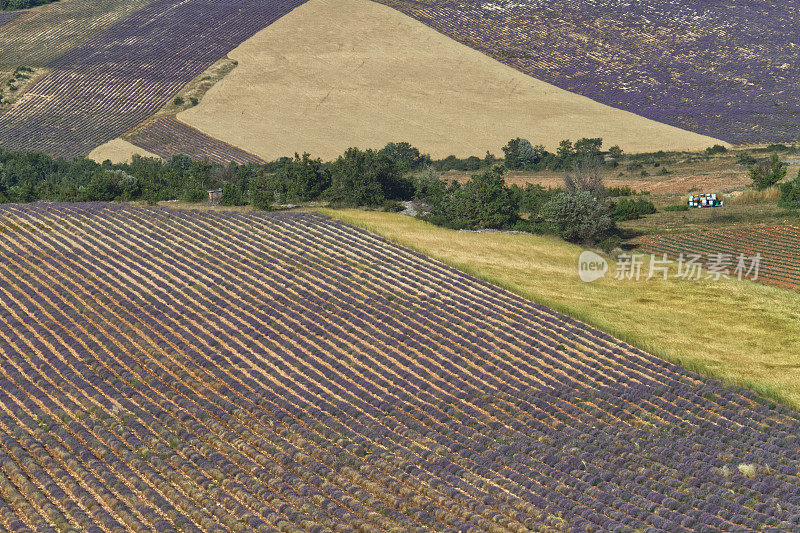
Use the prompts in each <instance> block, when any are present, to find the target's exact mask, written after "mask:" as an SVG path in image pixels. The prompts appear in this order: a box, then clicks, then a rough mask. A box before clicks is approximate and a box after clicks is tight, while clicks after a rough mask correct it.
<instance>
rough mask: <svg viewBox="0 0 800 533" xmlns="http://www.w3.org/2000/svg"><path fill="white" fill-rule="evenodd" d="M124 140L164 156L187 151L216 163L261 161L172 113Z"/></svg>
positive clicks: (142, 126)
mask: <svg viewBox="0 0 800 533" xmlns="http://www.w3.org/2000/svg"><path fill="white" fill-rule="evenodd" d="M124 139H125V140H127V141H128V142H130V143H131V144H134V145H136V146H138V147H140V148H143V149H145V150H147V151H148V152H151V153H153V154H156V155H158V156H160V157H163V158H164V159H168V158H169V157H170V156H171V155H173V154H186V155H188V156H190V157H192V158H193V159H208V160H209V161H214V162H216V163H228V162H231V161H234V162H236V163H239V164H245V163H264V160H263V159H261V158H260V157H258V156H256V155H253V154H251V153H250V152H246V151H245V150H242V149H240V148H237V147H235V146H232V145H230V144H228V143H226V142H223V141H220V140H218V139H215V138H213V137H210V136H208V135H206V134H205V133H203V132H201V131H200V130H198V129H195V128H193V127H191V126H188V125H186V124H184V123H183V122H181V121H180V120H178V119H176V118H175V117H174V116H167V117H159V118H156V119H153V120H151V121H148V122H146V123H145V124H142V125H141V127H138V128H136V130H135V131H134V132H133V133H130V134H128V135H125V137H124Z"/></svg>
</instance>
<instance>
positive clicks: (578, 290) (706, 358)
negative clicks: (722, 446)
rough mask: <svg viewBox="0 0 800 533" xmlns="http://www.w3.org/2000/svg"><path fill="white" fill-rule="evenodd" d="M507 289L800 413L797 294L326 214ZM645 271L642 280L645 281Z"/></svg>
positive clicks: (370, 215)
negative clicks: (582, 273)
mask: <svg viewBox="0 0 800 533" xmlns="http://www.w3.org/2000/svg"><path fill="white" fill-rule="evenodd" d="M322 211H323V212H324V213H325V214H328V215H330V216H333V217H336V218H339V219H341V220H343V221H345V222H348V223H351V224H355V225H358V226H361V227H363V228H365V229H367V230H369V231H372V232H374V233H376V234H379V235H382V236H384V237H386V238H388V239H390V240H392V241H395V242H398V243H400V244H403V245H405V246H408V247H410V248H413V249H415V250H418V251H420V252H422V253H425V254H427V255H429V256H431V257H433V258H435V259H438V260H441V261H443V262H445V263H448V264H450V265H452V266H455V267H457V268H459V269H461V270H463V271H466V272H468V273H470V274H473V275H475V276H478V277H480V278H483V279H485V280H487V281H490V282H493V283H495V284H498V285H501V286H503V287H505V288H507V289H509V290H511V291H513V292H515V293H517V294H520V295H522V296H525V297H527V298H530V299H531V300H534V301H536V302H539V303H541V304H544V305H547V306H550V307H552V308H554V309H557V310H558V311H561V312H564V313H567V314H569V315H571V316H574V317H575V318H578V319H580V320H583V321H585V322H587V323H589V324H591V325H593V326H595V327H598V328H600V329H602V330H604V331H607V332H608V333H611V334H613V335H616V336H617V337H619V338H621V339H623V340H626V341H628V342H630V343H632V344H634V345H636V346H638V347H640V348H642V349H645V350H648V351H650V352H651V353H654V354H656V355H659V356H661V357H664V358H665V359H668V360H670V361H673V362H676V363H679V364H681V365H683V366H685V367H687V368H690V369H692V370H696V371H698V372H700V373H701V374H704V375H707V376H711V377H715V378H720V379H722V380H724V381H726V382H727V383H732V384H733V383H735V384H740V385H744V386H746V387H749V388H750V389H752V390H755V391H756V392H759V393H761V394H764V395H767V396H770V397H772V398H776V399H779V400H781V401H784V402H785V403H787V404H789V405H792V406H794V407H800V294H797V293H793V292H789V291H786V290H782V289H776V288H773V287H768V286H765V285H760V284H758V283H752V282H748V281H738V280H721V281H711V280H708V281H686V280H681V279H675V278H673V277H670V279H669V280H667V281H664V280H663V279H661V278H659V279H653V280H651V281H644V280H642V281H638V282H637V281H628V280H625V281H617V280H615V279H613V277H614V273H615V265H614V263H613V262H612V263H611V265H610V268H609V272H608V274H607V275H606V278H605V279H602V280H598V281H595V282H593V283H583V282H582V281H581V280H580V279H579V277H578V266H577V264H578V256H579V255H580V253H581V251H582V249H581V248H580V247H579V246H575V245H572V244H568V243H565V242H563V241H560V240H558V239H556V238H553V237H546V236H536V235H527V234H523V235H511V234H504V233H471V232H457V231H452V230H448V229H444V228H441V227H437V226H433V225H431V224H428V223H425V222H422V221H420V220H417V219H414V218H411V217H407V216H403V215H398V214H394V213H383V212H374V211H359V210H332V209H324V210H322ZM646 270H647V269H646V268H645V269H643V272H646Z"/></svg>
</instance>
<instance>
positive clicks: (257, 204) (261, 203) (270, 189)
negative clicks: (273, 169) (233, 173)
mask: <svg viewBox="0 0 800 533" xmlns="http://www.w3.org/2000/svg"><path fill="white" fill-rule="evenodd" d="M274 201H275V177H274V175H272V174H268V173H267V172H264V170H263V169H262V170H261V171H260V172H259V173H258V174H256V176H255V177H254V178H253V179H252V180H250V203H251V204H252V205H253V208H254V209H256V210H258V211H269V210H270V209H272V204H273V202H274Z"/></svg>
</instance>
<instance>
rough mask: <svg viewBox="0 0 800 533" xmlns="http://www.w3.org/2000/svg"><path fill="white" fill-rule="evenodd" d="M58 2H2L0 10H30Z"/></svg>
mask: <svg viewBox="0 0 800 533" xmlns="http://www.w3.org/2000/svg"><path fill="white" fill-rule="evenodd" d="M56 1H57V0H0V10H3V11H5V10H12V11H13V10H16V9H28V8H30V7H35V6H41V5H44V4H50V3H52V2H56Z"/></svg>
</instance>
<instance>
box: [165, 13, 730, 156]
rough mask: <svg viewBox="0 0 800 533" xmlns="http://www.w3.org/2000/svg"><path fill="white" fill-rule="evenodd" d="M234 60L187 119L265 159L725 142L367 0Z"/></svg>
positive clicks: (296, 18) (294, 22)
mask: <svg viewBox="0 0 800 533" xmlns="http://www.w3.org/2000/svg"><path fill="white" fill-rule="evenodd" d="M229 57H230V58H231V59H234V60H236V61H238V62H239V66H238V67H237V68H236V69H234V70H233V72H231V73H230V74H229V75H228V76H226V77H225V79H223V80H222V81H221V82H220V83H218V84H217V85H215V86H214V87H213V88H212V89H211V90H210V91H209V92H208V93H207V94H206V96H205V98H204V99H203V100H202V102H201V103H200V105H198V106H197V107H194V108H192V109H189V110H187V111H184V112H182V113H180V114H179V115H178V117H179V118H180V120H181V121H183V122H185V123H187V124H189V125H191V126H194V127H195V128H197V129H199V130H201V131H203V132H204V133H206V134H209V135H211V136H213V137H216V138H219V139H221V140H223V141H226V142H228V143H231V144H233V145H235V146H238V147H240V148H242V149H245V150H247V151H250V152H252V153H254V154H256V155H259V156H260V157H262V158H264V159H267V160H270V159H275V158H277V157H280V156H285V155H290V154H292V153H294V152H302V151H307V152H310V153H311V154H313V155H314V156H316V157H321V158H323V159H330V158H335V157H336V156H338V155H339V154H341V153H342V152H343V151H344V150H346V149H347V148H348V147H350V146H359V147H362V148H367V147H380V146H383V145H384V144H385V143H387V142H389V141H408V142H410V143H412V144H414V145H416V146H419V147H420V148H421V149H424V150H425V151H426V152H429V153H430V154H431V155H432V156H433V157H446V156H447V155H450V154H453V155H457V156H468V155H481V154H483V153H485V151H486V150H487V149H488V150H490V151H492V152H494V153H500V148H501V147H502V146H503V145H504V144H505V143H506V142H507V141H508V139H510V138H513V137H517V136H520V137H525V138H528V139H531V140H532V141H534V142H535V143H542V144H545V145H546V146H547V147H548V148H550V149H554V148H555V146H556V145H557V143H558V141H560V140H561V139H564V138H572V139H576V138H580V137H603V139H604V140H605V144H606V146H611V145H614V144H619V145H620V146H622V147H623V148H624V149H625V150H627V151H629V152H641V151H655V150H661V149H663V150H683V149H687V150H688V149H703V148H705V147H707V146H710V145H713V144H715V143H718V142H719V141H717V140H715V139H711V138H709V137H704V136H701V135H697V134H694V133H690V132H687V131H684V130H680V129H677V128H674V127H671V126H666V125H664V124H660V123H657V122H653V121H650V120H647V119H644V118H642V117H639V116H637V115H634V114H631V113H628V112H623V111H619V110H616V109H613V108H610V107H608V106H604V105H602V104H599V103H597V102H594V101H592V100H590V99H588V98H585V97H582V96H578V95H575V94H573V93H569V92H567V91H563V90H561V89H558V88H556V87H554V86H552V85H549V84H547V83H544V82H541V81H539V80H536V79H534V78H531V77H529V76H527V75H525V74H522V73H520V72H518V71H516V70H514V69H512V68H510V67H507V66H505V65H502V64H501V63H499V62H498V61H495V60H494V59H491V58H489V57H487V56H485V55H483V54H482V53H480V52H477V51H475V50H472V49H470V48H468V47H466V46H464V45H461V44H459V43H457V42H456V41H453V40H451V39H449V38H447V37H445V36H443V35H441V34H439V33H438V32H436V31H434V30H432V29H430V28H428V27H426V26H424V25H423V24H421V23H419V22H417V21H415V20H413V19H411V18H409V17H407V16H405V15H403V14H401V13H399V12H397V11H395V10H393V9H390V8H388V7H386V6H383V5H379V4H375V3H373V2H370V1H369V0H336V1H333V0H311V1H310V2H308V3H307V4H305V5H303V6H301V7H299V8H297V9H295V10H294V11H293V12H292V13H290V14H288V15H287V16H285V17H283V18H282V19H281V20H279V21H277V22H276V23H274V24H272V25H271V26H269V27H268V28H266V29H265V30H263V31H261V32H260V33H258V34H257V35H256V36H254V37H253V38H252V39H250V40H248V41H246V42H245V43H243V44H242V45H241V46H239V47H238V48H237V49H235V50H234V51H232V52H231V53H230V54H229ZM721 144H724V143H721Z"/></svg>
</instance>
